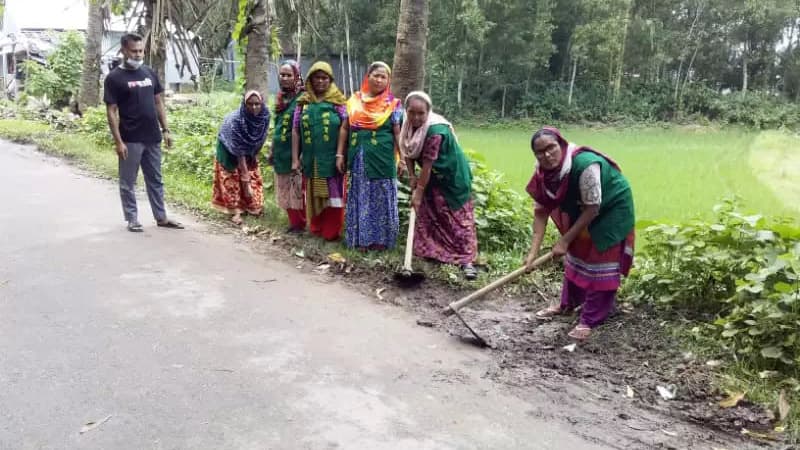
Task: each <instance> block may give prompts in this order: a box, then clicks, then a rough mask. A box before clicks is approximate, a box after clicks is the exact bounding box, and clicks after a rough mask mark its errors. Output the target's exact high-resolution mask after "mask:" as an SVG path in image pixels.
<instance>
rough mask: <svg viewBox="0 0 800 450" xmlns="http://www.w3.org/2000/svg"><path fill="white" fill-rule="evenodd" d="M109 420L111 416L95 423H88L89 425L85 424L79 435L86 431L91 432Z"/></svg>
mask: <svg viewBox="0 0 800 450" xmlns="http://www.w3.org/2000/svg"><path fill="white" fill-rule="evenodd" d="M109 420H111V416H106V417H104V418H102V419H100V420H98V421H97V422H89V423H87V424H86V425H84V426H83V427H82V428H81V431H80V434H83V433H86V432H88V431H92V430H94V429H95V428H97V427H99V426H100V425H102V424H104V423H106V422H108V421H109Z"/></svg>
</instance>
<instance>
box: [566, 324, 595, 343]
mask: <svg viewBox="0 0 800 450" xmlns="http://www.w3.org/2000/svg"><path fill="white" fill-rule="evenodd" d="M591 335H592V329H591V328H589V327H588V326H586V325H583V324H581V325H578V326H576V327H575V328H573V329H572V331H570V332H569V333H567V336H569V337H571V338H572V339H575V340H578V341H585V340H586V339H589V336H591Z"/></svg>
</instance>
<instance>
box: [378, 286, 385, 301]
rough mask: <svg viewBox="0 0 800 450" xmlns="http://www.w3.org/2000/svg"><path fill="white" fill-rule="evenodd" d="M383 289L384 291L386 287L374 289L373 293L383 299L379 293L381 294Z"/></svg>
mask: <svg viewBox="0 0 800 450" xmlns="http://www.w3.org/2000/svg"><path fill="white" fill-rule="evenodd" d="M384 291H386V288H378V289H375V295H377V296H378V300H383V295H381V294H383V293H384Z"/></svg>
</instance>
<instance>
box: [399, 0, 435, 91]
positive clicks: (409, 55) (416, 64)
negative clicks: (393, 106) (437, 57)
mask: <svg viewBox="0 0 800 450" xmlns="http://www.w3.org/2000/svg"><path fill="white" fill-rule="evenodd" d="M427 33H428V1H427V0H401V1H400V16H399V18H398V20H397V42H396V44H395V52H394V64H393V66H394V68H393V70H392V90H393V91H394V93H395V95H397V96H398V97H399V98H401V99H404V98H405V97H406V95H408V93H409V92H411V91H413V90H417V89H422V88H423V87H424V86H423V82H424V80H425V45H426V42H427V40H428V39H427Z"/></svg>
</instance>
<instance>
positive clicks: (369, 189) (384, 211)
mask: <svg viewBox="0 0 800 450" xmlns="http://www.w3.org/2000/svg"><path fill="white" fill-rule="evenodd" d="M399 229H400V216H399V212H398V210H397V180H395V179H394V178H382V179H376V180H370V179H369V177H367V173H366V167H365V165H364V152H363V150H362V151H360V152H359V153H358V155H357V156H356V159H355V161H354V162H353V169H352V171H351V172H350V183H349V188H348V190H347V208H346V209H345V244H346V245H347V246H348V247H350V248H367V247H370V246H380V247H384V248H393V247H394V246H395V245H396V244H397V235H398V233H399Z"/></svg>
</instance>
